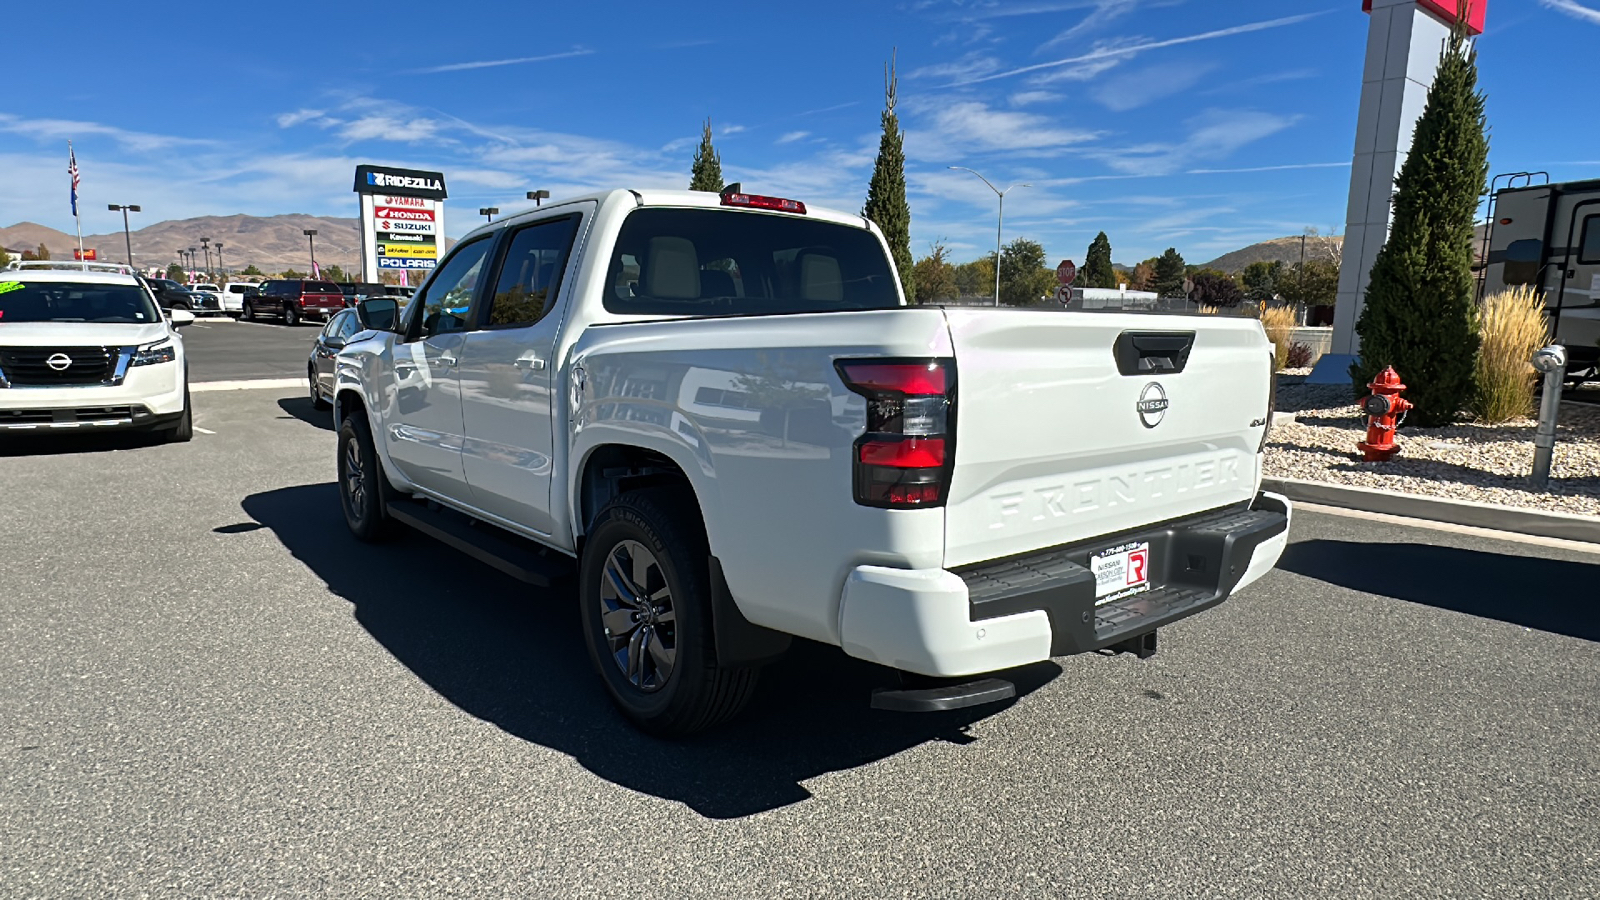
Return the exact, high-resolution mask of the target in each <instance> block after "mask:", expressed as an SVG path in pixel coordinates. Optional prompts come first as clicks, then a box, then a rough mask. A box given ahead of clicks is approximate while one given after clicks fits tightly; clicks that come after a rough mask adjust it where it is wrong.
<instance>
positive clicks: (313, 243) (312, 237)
mask: <svg viewBox="0 0 1600 900" xmlns="http://www.w3.org/2000/svg"><path fill="white" fill-rule="evenodd" d="M300 233H301V234H303V235H305V236H306V242H307V243H308V244H309V245H310V247H311V274H312V276H313V277H316V278H321V277H322V273H321V272H318V271H317V230H316V229H315V228H307V229H306V230H304V231H302V232H300Z"/></svg>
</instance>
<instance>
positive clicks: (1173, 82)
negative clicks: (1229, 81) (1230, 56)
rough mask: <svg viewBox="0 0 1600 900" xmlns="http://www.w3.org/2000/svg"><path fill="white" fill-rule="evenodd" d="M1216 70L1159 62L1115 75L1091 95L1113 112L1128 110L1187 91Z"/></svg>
mask: <svg viewBox="0 0 1600 900" xmlns="http://www.w3.org/2000/svg"><path fill="white" fill-rule="evenodd" d="M1215 69H1216V66H1215V65H1214V64H1207V63H1199V64H1196V63H1162V64H1158V65H1154V66H1150V67H1148V68H1145V69H1143V70H1141V71H1138V72H1127V73H1125V74H1122V75H1117V76H1115V77H1113V78H1111V79H1109V80H1108V81H1106V82H1105V83H1104V84H1102V85H1100V86H1098V87H1096V88H1095V89H1094V90H1093V91H1092V92H1091V93H1090V96H1091V97H1092V98H1093V99H1094V101H1095V102H1096V103H1099V104H1100V105H1101V106H1104V107H1105V108H1106V109H1109V110H1111V111H1112V112H1127V111H1128V110H1131V109H1138V108H1139V107H1141V106H1144V105H1146V104H1148V103H1152V102H1154V101H1156V100H1159V99H1161V98H1162V97H1170V96H1172V95H1173V94H1177V93H1181V92H1183V91H1186V90H1188V89H1189V88H1191V87H1194V85H1195V83H1196V82H1198V81H1199V80H1200V79H1201V78H1204V77H1205V76H1206V75H1207V74H1209V73H1211V72H1212V71H1214V70H1215Z"/></svg>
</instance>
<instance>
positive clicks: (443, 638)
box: [242, 483, 1061, 819]
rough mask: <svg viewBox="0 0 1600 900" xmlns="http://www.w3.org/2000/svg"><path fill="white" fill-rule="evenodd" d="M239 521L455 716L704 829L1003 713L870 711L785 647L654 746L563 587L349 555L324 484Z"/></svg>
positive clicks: (403, 556) (390, 553) (418, 558)
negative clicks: (685, 736)
mask: <svg viewBox="0 0 1600 900" xmlns="http://www.w3.org/2000/svg"><path fill="white" fill-rule="evenodd" d="M242 506H243V508H244V511H245V512H246V513H247V514H248V515H249V516H250V517H251V518H252V519H254V520H255V521H256V522H258V523H260V524H261V525H263V526H265V527H267V528H270V529H272V531H273V532H274V533H275V534H276V535H277V537H278V539H279V541H281V542H282V543H283V545H284V546H285V547H286V548H287V549H288V550H289V552H290V553H292V554H293V555H294V557H295V558H296V559H297V560H299V561H300V562H302V563H303V564H305V565H306V566H307V567H308V568H310V569H311V570H312V571H313V572H315V573H316V574H317V576H318V577H320V578H321V579H322V580H323V581H324V582H325V583H326V584H327V585H328V588H329V589H330V590H331V591H333V592H334V593H335V594H338V595H339V596H340V597H343V598H344V599H345V600H348V601H349V602H350V603H351V604H353V605H354V607H355V618H356V621H357V622H359V623H360V624H361V626H362V627H363V628H365V629H366V630H367V631H368V632H369V633H370V634H371V635H372V636H373V637H374V638H376V639H377V640H378V642H379V643H381V644H382V645H383V646H384V648H385V649H387V650H388V651H389V652H390V653H392V654H393V655H394V657H395V658H396V659H397V660H399V661H400V662H401V663H403V664H404V665H405V666H406V667H407V668H409V669H410V670H411V671H412V672H413V673H414V674H416V676H417V677H419V678H421V679H422V680H423V681H424V682H426V683H427V684H428V685H429V686H430V687H431V688H433V689H434V690H435V691H438V692H439V694H440V695H441V696H443V697H445V698H446V699H448V700H449V701H450V702H452V703H454V704H455V705H456V706H458V707H459V708H461V709H462V710H463V711H465V712H467V713H469V714H471V715H473V716H477V717H478V718H480V719H483V720H485V721H489V722H493V723H494V724H495V725H497V726H499V727H500V728H502V729H504V730H505V731H506V732H507V733H509V734H512V735H515V736H517V737H519V738H522V739H523V740H527V741H532V742H534V743H537V744H540V745H542V746H546V747H549V748H551V749H554V750H557V751H560V752H562V753H565V754H568V755H569V756H571V757H572V758H573V759H575V760H577V761H578V762H579V763H580V764H582V765H583V766H584V767H585V768H586V769H588V770H589V771H590V772H593V773H594V774H596V775H598V776H599V777H601V778H604V779H606V780H607V781H610V782H612V783H614V784H616V785H619V786H621V787H625V788H628V789H630V790H634V791H639V792H641V793H645V794H650V795H652V796H656V797H661V798H663V799H667V800H676V801H679V802H681V803H683V804H685V805H687V806H688V807H689V808H691V809H693V810H694V811H696V812H698V813H700V814H701V815H703V816H707V817H710V818H715V819H728V818H736V817H741V816H748V815H753V814H755V813H759V812H765V811H768V810H772V809H776V808H779V807H782V806H786V805H789V804H792V803H798V802H801V801H803V800H806V799H808V798H810V796H811V794H810V792H809V791H807V790H806V788H805V787H804V786H803V785H802V784H801V782H803V781H805V780H807V779H810V778H815V777H818V776H820V775H825V774H827V773H829V772H836V771H840V770H844V769H851V768H855V767H858V766H863V765H868V764H870V763H874V762H877V761H879V760H882V759H885V758H887V757H890V756H893V755H895V754H897V753H900V752H902V751H904V750H907V749H910V748H911V747H915V746H917V745H919V744H923V743H926V742H929V741H948V742H951V743H956V744H969V743H973V742H974V741H975V739H974V738H972V737H970V736H969V735H968V734H967V728H968V726H970V725H971V724H972V723H974V722H976V721H979V720H981V719H984V718H986V717H988V716H990V715H993V714H995V713H996V712H998V711H1000V710H1002V709H1004V708H1005V707H1004V706H988V707H979V708H975V709H966V710H958V711H953V712H947V713H936V714H904V713H889V712H880V711H876V710H872V709H870V708H869V707H868V705H867V704H868V697H869V692H870V690H871V689H872V688H873V687H878V686H887V685H889V684H891V683H892V681H893V675H892V673H891V672H890V670H888V669H885V668H882V667H880V666H876V665H873V664H870V663H866V662H862V661H861V660H857V659H853V658H851V657H848V656H846V655H844V653H843V652H842V651H840V650H838V649H837V648H834V647H827V646H824V645H821V644H816V643H812V642H809V641H796V642H795V646H794V647H793V648H792V649H791V650H790V652H789V654H788V655H787V656H786V657H784V659H783V660H781V661H780V662H778V663H776V664H774V665H772V666H769V667H768V668H767V669H766V671H764V672H763V673H762V684H761V687H760V689H759V691H758V693H757V695H756V698H755V700H754V702H752V703H751V705H750V708H749V709H748V710H747V711H746V713H745V714H744V715H743V716H741V717H740V718H739V719H737V720H735V721H734V722H732V723H730V724H729V725H727V726H724V727H723V728H721V729H718V730H716V731H713V732H711V733H708V734H705V735H702V736H699V737H696V738H694V739H692V740H688V741H683V742H676V743H674V742H667V741H661V740H657V739H655V738H651V737H648V736H646V735H643V734H641V733H640V732H638V731H636V730H635V729H634V728H633V727H632V726H630V725H628V724H627V723H626V722H625V721H623V719H622V718H621V717H620V716H619V715H618V714H617V713H616V712H615V711H614V710H613V709H612V707H611V704H610V701H609V700H608V699H607V698H606V696H605V694H604V693H603V691H602V689H601V687H600V685H599V682H598V679H597V678H596V677H595V675H594V672H593V669H592V668H591V665H590V662H589V658H588V655H587V654H586V652H585V651H584V649H583V646H582V644H581V639H580V631H579V624H578V608H577V599H576V592H575V590H574V588H573V587H572V586H571V585H570V584H569V585H566V586H563V587H558V588H554V589H551V590H540V589H537V588H532V587H529V586H527V585H524V584H522V583H521V582H517V581H514V580H512V579H510V578H508V577H506V576H503V575H501V574H500V573H499V572H497V571H495V570H494V569H491V568H489V567H488V566H485V565H483V564H481V563H479V562H477V561H475V560H472V559H470V558H468V557H467V556H465V555H463V554H459V553H457V552H456V551H454V550H451V549H449V548H448V547H445V546H444V545H442V544H438V543H435V542H433V541H430V540H428V539H427V538H425V537H422V536H421V535H415V534H406V535H404V536H402V537H401V538H399V539H398V540H397V541H395V543H393V544H390V545H386V546H373V545H368V544H362V543H359V542H358V541H356V540H355V539H354V538H353V537H351V536H350V534H349V532H348V530H347V529H346V528H345V525H344V519H343V517H342V515H341V513H340V511H339V497H338V493H337V490H336V487H335V485H333V484H331V483H329V484H314V485H302V486H298V487H290V488H284V489H281V490H276V491H268V492H264V493H260V494H254V495H251V496H249V497H247V498H245V500H244V501H243V503H242ZM1060 673H1061V669H1060V667H1059V666H1057V665H1055V664H1054V663H1041V664H1038V665H1034V666H1029V667H1026V668H1024V669H1019V670H1014V671H1013V672H1011V673H1010V674H1009V675H1008V676H1007V677H1008V678H1010V679H1011V680H1012V681H1013V682H1014V683H1015V684H1016V686H1017V694H1018V696H1019V697H1021V696H1026V695H1027V694H1029V693H1031V692H1032V691H1034V690H1037V689H1038V688H1039V687H1042V686H1043V685H1044V684H1046V683H1048V682H1049V681H1051V680H1052V679H1054V678H1055V677H1056V676H1057V675H1059V674H1060ZM975 749H976V748H975ZM979 752H981V751H979ZM980 765H981V764H980Z"/></svg>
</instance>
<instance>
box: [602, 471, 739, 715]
mask: <svg viewBox="0 0 1600 900" xmlns="http://www.w3.org/2000/svg"><path fill="white" fill-rule="evenodd" d="M696 508H697V507H696V505H695V502H694V496H693V495H692V494H691V493H689V492H688V491H687V490H681V489H672V488H651V489H648V490H643V491H636V492H633V493H628V494H624V495H623V496H621V497H619V498H617V499H616V500H615V501H613V502H612V503H610V504H609V505H607V506H606V508H605V509H603V510H601V511H600V514H599V516H597V517H596V520H595V526H594V528H593V529H591V531H590V533H589V538H588V541H587V542H586V543H585V545H584V550H583V559H582V561H581V564H580V575H579V578H580V582H579V587H578V595H579V597H578V600H579V603H580V604H581V615H582V619H583V629H584V637H585V644H586V645H587V646H588V649H589V657H590V659H591V661H592V662H593V663H594V666H595V669H596V671H597V672H598V673H599V675H600V679H601V681H602V682H603V683H604V684H605V687H606V693H608V694H609V695H610V696H611V700H612V702H613V703H615V704H616V706H617V709H618V710H620V711H621V712H622V714H623V715H624V716H626V717H627V718H628V719H629V720H630V721H632V722H633V723H634V724H635V725H637V726H638V727H639V728H640V729H642V730H644V731H647V732H650V733H652V734H656V735H660V736H663V737H673V736H681V735H688V734H693V733H694V732H697V731H703V730H705V729H707V728H710V727H712V726H714V725H717V724H719V723H721V722H724V721H726V720H728V719H730V718H732V717H733V716H735V715H737V714H738V713H739V712H740V711H741V710H742V709H744V707H745V705H746V704H748V703H749V702H750V698H751V696H752V695H753V694H754V692H755V686H756V676H757V673H758V670H757V669H754V668H725V667H722V666H719V665H717V662H716V652H715V644H714V639H713V637H712V630H711V573H710V564H709V562H708V560H709V557H710V552H709V550H708V548H707V545H706V538H705V531H704V528H703V526H702V524H701V523H700V521H699V520H698V519H697V518H696V517H695V516H693V515H692V512H693V511H694V510H696Z"/></svg>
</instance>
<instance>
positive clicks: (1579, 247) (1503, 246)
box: [1480, 173, 1600, 381]
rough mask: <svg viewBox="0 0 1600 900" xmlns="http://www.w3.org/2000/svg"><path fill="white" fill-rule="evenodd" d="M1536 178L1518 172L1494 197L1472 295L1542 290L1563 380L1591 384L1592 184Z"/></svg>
mask: <svg viewBox="0 0 1600 900" xmlns="http://www.w3.org/2000/svg"><path fill="white" fill-rule="evenodd" d="M1542 174H1543V173H1534V177H1528V173H1519V174H1518V176H1513V180H1512V182H1511V183H1512V186H1511V187H1507V188H1504V189H1502V190H1499V191H1495V192H1494V194H1493V196H1492V198H1491V200H1490V206H1489V216H1488V218H1489V222H1488V236H1487V241H1486V244H1487V246H1486V248H1485V253H1486V256H1485V258H1484V262H1485V265H1484V268H1483V280H1482V282H1481V285H1480V290H1481V291H1483V292H1484V294H1485V295H1487V294H1493V293H1495V292H1496V291H1500V290H1504V289H1505V288H1508V287H1517V286H1519V285H1525V286H1528V287H1532V288H1534V289H1535V290H1541V291H1543V292H1544V295H1545V309H1546V311H1547V312H1548V314H1549V317H1550V333H1551V334H1552V336H1553V337H1554V338H1555V341H1556V342H1557V343H1559V344H1564V345H1565V346H1566V348H1567V357H1568V359H1569V360H1570V363H1569V368H1568V377H1569V378H1570V379H1571V380H1575V381H1583V380H1591V379H1595V378H1597V377H1600V374H1597V369H1600V179H1597V180H1590V181H1569V182H1566V183H1564V184H1533V183H1532V182H1533V181H1534V180H1536V176H1537V175H1542ZM1547 179H1548V177H1547Z"/></svg>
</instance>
